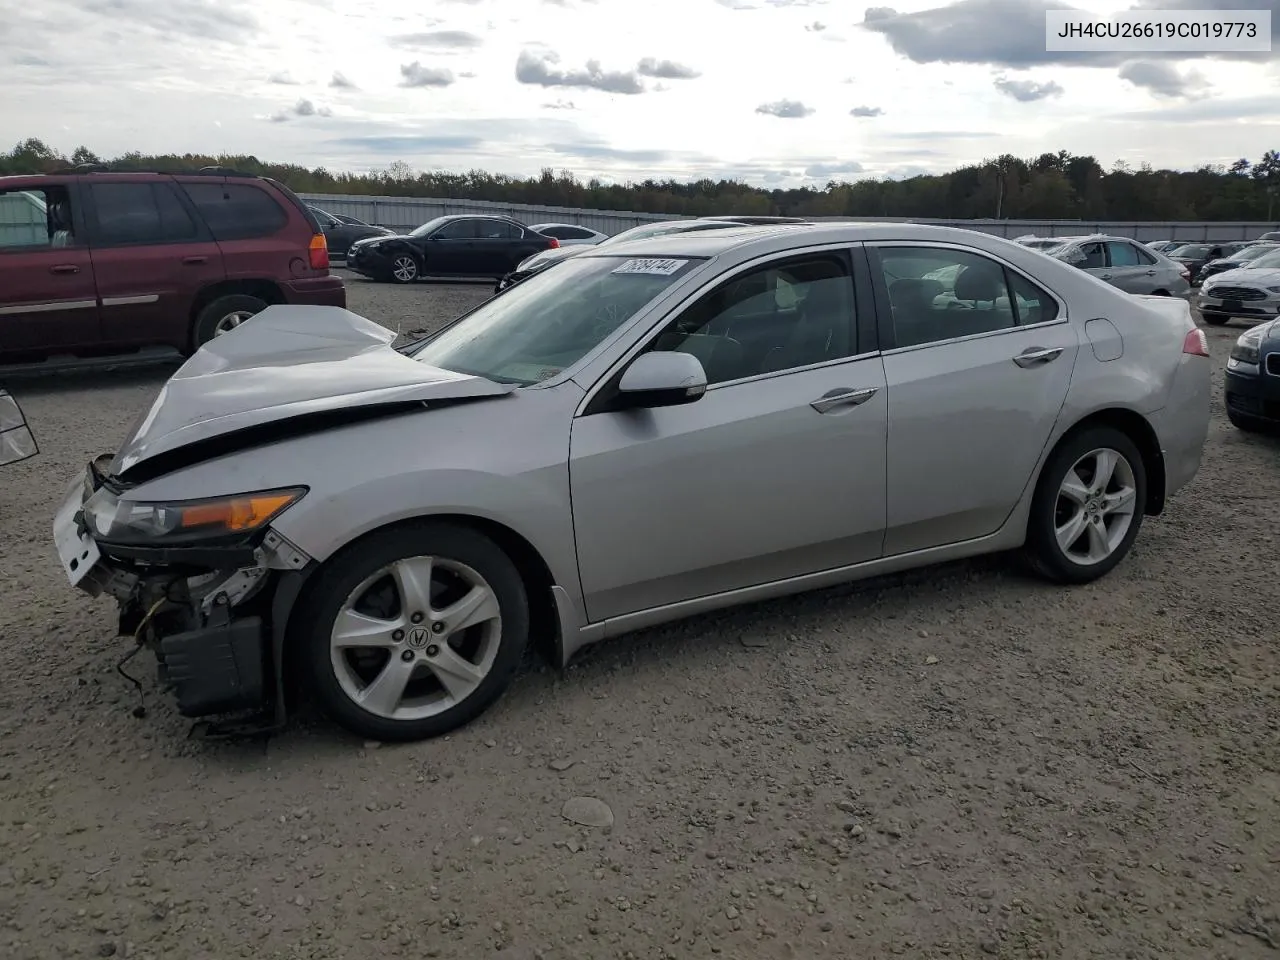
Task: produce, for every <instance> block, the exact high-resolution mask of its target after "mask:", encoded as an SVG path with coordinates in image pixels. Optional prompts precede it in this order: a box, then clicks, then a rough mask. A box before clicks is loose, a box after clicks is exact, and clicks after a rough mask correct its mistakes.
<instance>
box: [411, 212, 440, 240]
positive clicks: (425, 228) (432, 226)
mask: <svg viewBox="0 0 1280 960" xmlns="http://www.w3.org/2000/svg"><path fill="white" fill-rule="evenodd" d="M448 219H449V218H448V217H436V218H435V219H434V220H428V221H427V222H426V223H424V224H423V225H422V226H420V227H414V228H413V229H412V230H410V231H409V236H411V237H425V236H426V235H427V234H429V233H434V232H435V230H436V228H437V227H439V226H440V224H442V223H444V222H445V221H446V220H448Z"/></svg>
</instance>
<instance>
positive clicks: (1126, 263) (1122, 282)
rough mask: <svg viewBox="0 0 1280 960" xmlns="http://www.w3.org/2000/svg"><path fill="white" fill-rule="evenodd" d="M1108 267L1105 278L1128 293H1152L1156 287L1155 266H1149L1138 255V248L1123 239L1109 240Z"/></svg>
mask: <svg viewBox="0 0 1280 960" xmlns="http://www.w3.org/2000/svg"><path fill="white" fill-rule="evenodd" d="M1106 246H1107V269H1106V272H1105V273H1103V274H1101V277H1102V279H1103V280H1106V281H1107V282H1109V283H1110V284H1111V285H1112V286H1115V287H1119V288H1120V289H1121V290H1124V291H1126V292H1128V293H1150V292H1151V291H1152V290H1154V289H1155V286H1156V284H1155V282H1154V281H1155V275H1156V271H1155V268H1154V267H1148V266H1147V265H1146V264H1144V263H1143V262H1142V258H1141V257H1140V256H1139V255H1138V248H1137V247H1135V246H1134V245H1133V244H1131V243H1125V242H1124V241H1123V240H1108V241H1107V244H1106Z"/></svg>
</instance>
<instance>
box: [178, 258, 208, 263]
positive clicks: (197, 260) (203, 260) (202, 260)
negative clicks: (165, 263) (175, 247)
mask: <svg viewBox="0 0 1280 960" xmlns="http://www.w3.org/2000/svg"><path fill="white" fill-rule="evenodd" d="M182 262H183V263H188V264H197V263H208V262H209V258H208V257H183V258H182Z"/></svg>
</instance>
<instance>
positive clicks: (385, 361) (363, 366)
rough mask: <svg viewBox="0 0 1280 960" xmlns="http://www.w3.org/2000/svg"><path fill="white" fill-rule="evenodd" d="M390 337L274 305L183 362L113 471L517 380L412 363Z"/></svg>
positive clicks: (377, 329)
mask: <svg viewBox="0 0 1280 960" xmlns="http://www.w3.org/2000/svg"><path fill="white" fill-rule="evenodd" d="M395 338H396V334H395V333H394V332H393V331H391V330H388V329H387V328H386V327H383V326H381V325H380V324H377V323H374V322H373V321H372V320H367V319H365V318H364V317H361V316H358V315H357V314H354V313H352V312H351V311H349V310H343V309H341V308H339V307H312V306H292V305H275V306H270V307H267V309H265V310H263V311H262V312H261V313H259V314H258V315H257V316H255V317H254V318H253V319H252V320H251V321H250V322H248V323H246V324H243V325H242V326H240V327H237V328H236V329H235V330H233V331H231V332H230V333H227V334H224V335H223V336H220V337H216V338H215V339H213V340H211V341H209V342H208V343H207V344H205V345H204V346H203V347H201V348H200V349H199V350H197V351H196V353H195V354H194V355H193V356H192V357H191V359H189V360H188V361H187V362H186V363H184V364H183V365H182V366H181V367H180V368H178V370H177V372H176V373H174V375H173V376H172V377H171V378H169V380H168V382H167V383H165V385H164V386H163V387H162V388H161V390H160V394H159V396H157V397H156V399H155V402H154V403H152V404H151V407H150V409H149V410H147V411H146V413H144V414H143V415H142V416H141V417H140V418H139V419H138V421H137V422H136V423H135V424H134V426H133V427H132V428H131V429H130V431H129V435H128V438H127V439H126V440H125V442H124V444H123V445H122V446H121V447H120V449H119V451H118V452H117V453H116V456H115V459H114V460H113V461H112V463H111V467H110V472H111V473H112V474H115V475H119V474H121V473H124V472H125V471H128V470H131V469H133V468H134V467H137V466H138V465H139V464H141V463H143V462H145V461H148V460H151V459H153V458H155V457H158V456H160V455H161V454H166V453H171V452H173V451H175V450H178V449H180V448H182V447H185V446H188V445H191V444H195V443H201V442H203V441H208V440H211V439H213V438H216V437H225V436H227V435H229V434H233V433H236V432H239V431H249V430H252V429H254V428H260V427H263V426H265V425H267V424H273V423H280V422H282V421H287V420H291V419H297V418H304V417H305V418H314V417H316V416H317V415H322V414H325V413H327V412H335V413H336V412H340V411H343V410H347V409H352V408H362V407H386V408H388V409H403V408H404V407H406V406H412V405H417V404H422V403H426V402H430V401H433V400H451V401H456V400H467V399H479V398H483V397H496V396H502V395H505V394H507V393H510V392H511V391H512V390H514V389H515V385H514V384H500V383H494V382H493V381H491V380H486V379H484V378H482V377H474V376H470V375H468V374H463V373H454V372H452V371H449V370H442V369H440V368H439V367H431V366H427V365H426V364H421V363H418V362H417V361H416V360H413V359H410V358H409V357H407V356H405V355H404V354H402V353H400V352H398V351H397V350H395V349H393V348H392V346H391V344H392V342H393V341H394V340H395Z"/></svg>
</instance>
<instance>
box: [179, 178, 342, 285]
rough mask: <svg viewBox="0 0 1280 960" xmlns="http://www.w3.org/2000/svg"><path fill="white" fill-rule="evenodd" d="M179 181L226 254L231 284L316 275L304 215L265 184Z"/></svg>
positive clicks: (242, 180)
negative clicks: (232, 282)
mask: <svg viewBox="0 0 1280 960" xmlns="http://www.w3.org/2000/svg"><path fill="white" fill-rule="evenodd" d="M177 180H178V185H179V187H180V189H182V190H183V192H185V193H186V195H187V196H188V197H189V198H190V199H191V202H192V203H193V204H194V205H195V207H196V209H197V210H198V211H199V213H200V216H201V218H202V219H203V220H204V222H205V223H206V224H207V225H208V228H209V233H210V234H211V235H212V236H213V239H214V240H215V241H216V242H217V244H218V249H219V250H221V251H222V262H223V266H224V268H225V269H226V277H227V279H228V280H266V281H268V282H271V283H275V284H279V283H281V282H284V281H287V280H289V279H290V278H294V277H313V276H316V275H317V271H315V270H312V269H311V266H310V263H309V257H310V253H309V251H308V244H309V243H310V241H311V236H312V226H311V224H310V223H308V222H307V220H306V215H305V214H304V213H303V211H302V210H301V209H294V208H293V205H292V204H289V203H288V201H287V200H285V199H284V197H283V196H281V195H279V194H277V193H276V192H275V191H273V190H271V189H269V187H268V185H267V184H266V183H265V182H264V181H262V180H254V179H252V178H245V179H236V180H224V179H221V178H218V177H179V178H177ZM324 272H325V273H327V272H328V271H327V270H326V271H324Z"/></svg>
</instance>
